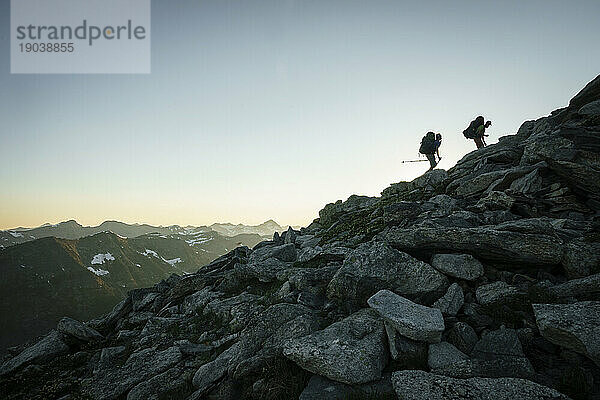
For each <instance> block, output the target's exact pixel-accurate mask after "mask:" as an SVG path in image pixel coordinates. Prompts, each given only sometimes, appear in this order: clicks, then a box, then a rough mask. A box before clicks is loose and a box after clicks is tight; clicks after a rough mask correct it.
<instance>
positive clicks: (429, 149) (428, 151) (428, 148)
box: [419, 132, 442, 171]
mask: <svg viewBox="0 0 600 400" xmlns="http://www.w3.org/2000/svg"><path fill="white" fill-rule="evenodd" d="M441 144H442V135H441V134H439V133H438V134H437V135H436V134H435V133H433V132H427V134H426V135H425V136H423V139H421V147H419V153H421V154H425V157H427V159H428V160H429V165H430V166H431V167H430V168H429V170H430V171H431V170H432V169H434V168H435V167H436V165H437V164H438V163H437V161H436V160H435V155H436V153H437V156H438V161H439V160H441V159H442V157H440V145H441Z"/></svg>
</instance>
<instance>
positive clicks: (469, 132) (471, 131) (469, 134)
mask: <svg viewBox="0 0 600 400" xmlns="http://www.w3.org/2000/svg"><path fill="white" fill-rule="evenodd" d="M484 122H485V120H484V119H483V117H482V116H481V115H480V116H479V117H477V118H475V119H474V120H473V121H471V123H470V124H469V127H468V128H467V129H465V130H464V131H463V135H464V136H465V137H466V138H467V139H475V134H476V132H477V128H479V127H480V126H481V125H483V124H484Z"/></svg>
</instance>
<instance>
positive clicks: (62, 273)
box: [0, 221, 272, 349]
mask: <svg viewBox="0 0 600 400" xmlns="http://www.w3.org/2000/svg"><path fill="white" fill-rule="evenodd" d="M270 226H272V224H270ZM100 230H103V231H101V232H97V231H100ZM233 232H234V231H231V232H230V235H227V236H226V235H222V234H220V233H218V232H217V231H215V230H212V229H210V228H207V227H200V228H193V227H178V226H170V227H152V226H149V225H128V224H124V223H121V222H116V221H108V222H105V223H103V224H102V225H100V226H97V227H83V226H81V225H79V224H78V223H77V222H75V221H67V222H63V223H60V224H57V225H51V226H48V225H46V226H41V227H39V228H34V229H20V230H11V231H3V232H1V233H2V234H4V235H5V236H4V238H6V235H8V236H10V238H12V239H10V240H8V241H6V240H4V243H6V245H5V246H6V247H5V248H3V249H0V292H1V293H2V294H3V301H2V302H1V304H0V318H1V321H0V325H1V326H2V327H3V329H2V330H0V349H1V348H6V347H8V346H12V345H17V344H20V343H23V342H25V341H27V340H30V339H32V338H34V337H36V336H38V335H40V334H42V333H44V332H46V331H48V330H49V329H50V328H51V327H53V326H55V325H56V323H57V321H58V320H59V319H60V318H61V317H62V316H70V317H72V318H76V319H80V320H88V319H91V318H94V317H97V316H99V315H102V314H104V313H106V312H108V311H110V309H111V308H112V307H113V306H114V305H115V304H116V303H118V302H119V301H120V300H121V299H122V298H124V297H125V295H126V293H127V292H128V291H130V290H131V289H134V288H140V287H148V286H152V285H154V284H156V283H157V282H159V281H160V280H162V279H165V278H167V277H168V276H170V275H171V274H173V273H175V274H178V275H183V274H186V273H191V272H195V271H197V270H198V269H199V268H200V267H201V266H203V265H205V264H207V263H209V262H210V261H212V260H214V259H215V258H217V257H219V256H221V255H223V254H225V253H227V252H228V251H230V250H232V249H233V248H235V247H237V246H240V245H244V246H248V247H253V246H254V245H256V244H257V243H259V242H261V241H262V240H264V236H263V235H266V233H267V231H266V230H261V233H262V234H263V235H261V234H256V233H243V234H236V235H233ZM0 240H2V239H0ZM15 242H17V243H15ZM16 288H18V290H17V289H16Z"/></svg>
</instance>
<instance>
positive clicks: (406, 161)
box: [401, 160, 429, 164]
mask: <svg viewBox="0 0 600 400" xmlns="http://www.w3.org/2000/svg"><path fill="white" fill-rule="evenodd" d="M425 161H429V160H404V161H402V163H401V164H404V163H408V162H425Z"/></svg>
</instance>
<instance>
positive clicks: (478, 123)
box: [463, 115, 492, 149]
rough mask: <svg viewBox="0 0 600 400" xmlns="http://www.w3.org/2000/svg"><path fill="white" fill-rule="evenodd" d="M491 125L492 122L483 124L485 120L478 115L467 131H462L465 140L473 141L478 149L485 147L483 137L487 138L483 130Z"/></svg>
mask: <svg viewBox="0 0 600 400" xmlns="http://www.w3.org/2000/svg"><path fill="white" fill-rule="evenodd" d="M491 125H492V121H487V122H485V119H484V118H483V117H482V116H481V115H480V116H479V117H477V118H475V119H474V120H473V121H472V122H471V123H470V124H469V127H468V128H467V129H465V130H464V131H463V135H465V137H466V138H467V139H473V140H474V141H475V144H476V145H477V148H478V149H481V148H482V147H485V146H487V143H486V142H485V137H486V136H488V135H486V134H485V130H486V129H487V128H489V127H490V126H491Z"/></svg>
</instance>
